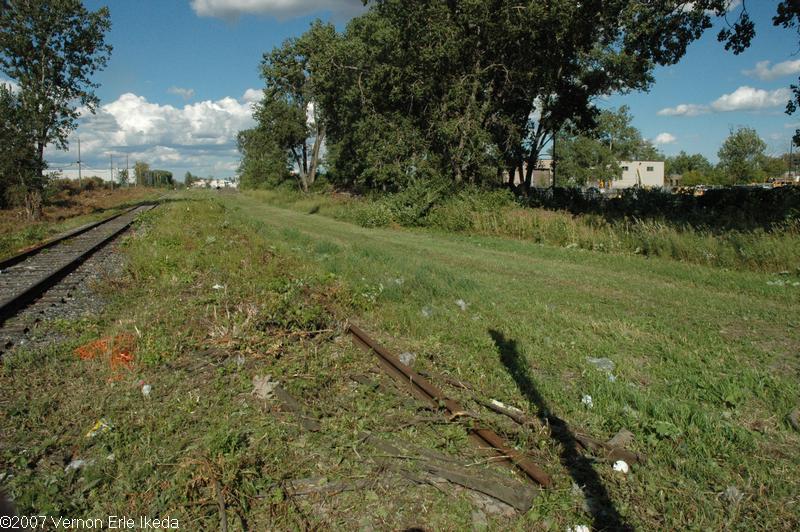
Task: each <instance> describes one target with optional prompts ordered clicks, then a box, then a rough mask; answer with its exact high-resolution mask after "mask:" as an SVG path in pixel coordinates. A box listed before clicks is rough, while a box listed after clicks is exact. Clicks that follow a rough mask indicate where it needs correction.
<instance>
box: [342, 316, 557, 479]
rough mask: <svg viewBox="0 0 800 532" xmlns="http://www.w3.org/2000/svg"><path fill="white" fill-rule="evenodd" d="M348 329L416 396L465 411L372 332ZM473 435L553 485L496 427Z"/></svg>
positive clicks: (456, 413)
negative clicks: (508, 442)
mask: <svg viewBox="0 0 800 532" xmlns="http://www.w3.org/2000/svg"><path fill="white" fill-rule="evenodd" d="M347 330H348V332H349V333H350V334H351V335H352V336H353V342H354V343H355V344H356V345H357V346H359V347H360V348H362V349H364V350H365V351H372V352H373V353H375V354H376V355H377V356H378V360H379V361H380V363H381V366H383V368H384V369H386V371H387V372H388V373H389V374H390V375H391V376H392V377H394V378H395V379H397V380H398V381H401V382H405V383H406V384H408V386H409V388H410V390H411V392H412V393H413V394H414V395H415V396H416V397H418V398H420V399H424V400H426V401H428V402H430V403H432V404H433V405H434V406H436V407H442V406H443V407H444V408H445V410H446V411H447V413H448V414H449V416H450V417H458V416H461V415H463V414H464V413H465V410H464V408H462V407H461V406H460V405H459V404H458V403H456V402H455V401H453V400H452V399H448V398H447V397H446V396H445V395H444V393H443V392H442V391H441V390H440V389H439V388H437V387H436V386H434V385H433V384H431V383H430V382H429V381H428V380H427V379H425V378H424V377H422V376H421V375H420V374H419V373H417V372H416V371H414V370H413V369H411V368H410V367H409V366H407V365H405V364H403V363H402V362H400V359H398V358H397V357H396V356H394V355H393V354H392V353H390V352H389V351H388V350H387V349H386V348H385V347H383V346H382V345H381V344H379V343H378V342H376V341H375V340H374V339H372V338H370V336H369V335H368V334H367V333H365V332H364V331H363V330H361V329H360V328H359V327H357V326H355V325H353V324H350V325H348V327H347ZM470 436H472V437H473V439H474V440H475V441H476V442H477V443H479V444H480V445H481V446H488V447H490V448H491V449H493V450H494V451H496V452H497V453H498V454H500V455H501V456H503V457H506V458H508V459H509V460H511V462H513V463H514V465H515V466H517V467H518V468H519V469H520V470H521V471H522V472H523V473H525V474H526V475H527V476H528V477H529V478H530V479H531V480H533V481H535V482H537V483H538V484H540V485H541V486H543V487H545V488H546V487H550V485H551V484H552V482H551V480H550V475H548V474H547V473H546V472H545V471H544V470H542V469H541V468H540V467H539V466H537V465H536V464H534V463H533V462H532V461H531V460H530V459H528V458H527V457H526V456H524V455H522V453H519V452H517V451H515V450H514V449H512V448H511V447H510V446H509V445H508V444H507V443H506V442H505V441H504V440H503V438H501V437H500V436H498V435H497V433H495V432H494V431H492V430H489V429H485V428H472V429H470Z"/></svg>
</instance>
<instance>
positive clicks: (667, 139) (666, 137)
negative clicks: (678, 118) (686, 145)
mask: <svg viewBox="0 0 800 532" xmlns="http://www.w3.org/2000/svg"><path fill="white" fill-rule="evenodd" d="M676 140H678V139H677V137H675V135H673V134H671V133H666V132H664V133H659V134H658V135H656V138H655V139H653V142H654V143H655V144H672V143H673V142H675V141H676Z"/></svg>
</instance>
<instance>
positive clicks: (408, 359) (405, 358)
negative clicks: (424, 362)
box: [397, 351, 417, 366]
mask: <svg viewBox="0 0 800 532" xmlns="http://www.w3.org/2000/svg"><path fill="white" fill-rule="evenodd" d="M397 358H399V359H400V362H402V363H403V364H405V365H406V366H411V365H413V364H414V361H415V360H416V359H417V355H415V354H414V353H409V352H408V351H406V352H405V353H400V356H399V357H397Z"/></svg>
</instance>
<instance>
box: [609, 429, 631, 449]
mask: <svg viewBox="0 0 800 532" xmlns="http://www.w3.org/2000/svg"><path fill="white" fill-rule="evenodd" d="M606 443H607V444H608V445H613V446H614V447H627V446H628V445H630V444H631V443H633V432H631V431H629V430H628V429H619V432H617V433H616V434H615V435H614V436H613V437H612V438H611V439H610V440H608V441H607V442H606Z"/></svg>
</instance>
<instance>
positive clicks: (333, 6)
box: [192, 0, 364, 20]
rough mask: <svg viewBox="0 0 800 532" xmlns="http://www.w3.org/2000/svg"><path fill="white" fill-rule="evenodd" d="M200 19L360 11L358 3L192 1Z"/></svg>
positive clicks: (341, 14)
mask: <svg viewBox="0 0 800 532" xmlns="http://www.w3.org/2000/svg"><path fill="white" fill-rule="evenodd" d="M192 9H194V12H195V13H196V14H197V15H198V16H201V17H216V18H223V19H229V20H230V19H237V18H238V17H240V16H242V15H271V16H274V17H277V18H289V17H298V16H303V15H309V14H311V13H318V12H320V11H329V12H331V13H332V14H333V15H334V16H337V17H352V16H354V15H356V14H358V13H360V12H362V11H363V10H364V5H363V3H362V2H361V0H192Z"/></svg>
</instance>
